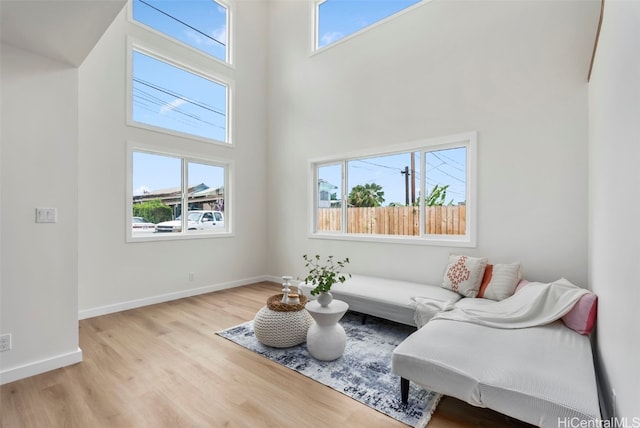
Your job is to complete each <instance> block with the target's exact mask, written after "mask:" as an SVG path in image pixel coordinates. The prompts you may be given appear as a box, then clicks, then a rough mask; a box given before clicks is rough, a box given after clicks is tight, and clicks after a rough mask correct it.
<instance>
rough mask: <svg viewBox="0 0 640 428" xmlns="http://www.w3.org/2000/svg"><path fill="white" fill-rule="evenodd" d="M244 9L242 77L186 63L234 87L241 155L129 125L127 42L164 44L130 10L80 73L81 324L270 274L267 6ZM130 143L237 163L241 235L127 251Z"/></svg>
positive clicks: (238, 13) (239, 54)
mask: <svg viewBox="0 0 640 428" xmlns="http://www.w3.org/2000/svg"><path fill="white" fill-rule="evenodd" d="M236 6H237V7H236V8H235V11H234V12H235V19H236V20H235V28H236V32H235V36H236V39H235V40H234V42H235V46H236V48H237V49H236V52H235V60H236V61H235V70H234V69H230V68H227V67H225V66H223V65H221V64H213V63H212V62H211V61H209V62H203V60H202V59H201V58H200V55H197V54H195V53H187V54H183V55H186V56H187V57H189V58H191V59H193V60H194V61H198V62H199V63H202V64H204V65H203V67H205V66H206V67H208V68H207V70H208V71H210V72H211V73H217V74H219V75H222V76H226V77H231V78H233V79H234V80H235V85H236V88H237V94H236V98H235V101H236V103H235V118H234V120H235V128H234V139H235V142H236V147H235V148H229V147H223V146H220V145H214V144H209V143H202V142H193V141H189V140H186V139H181V138H177V137H171V136H168V135H163V134H161V133H156V132H149V131H144V130H141V129H138V128H134V127H129V126H126V124H125V121H126V102H127V100H126V84H125V82H126V61H127V55H126V49H125V48H126V34H127V33H128V34H132V35H134V36H135V37H136V38H138V39H139V40H143V41H146V42H151V43H153V42H158V41H159V40H160V38H159V37H158V36H154V35H152V34H150V33H149V32H147V31H144V30H142V29H140V28H138V27H134V25H133V24H131V23H129V22H128V21H127V11H126V8H125V10H123V11H122V13H121V14H120V15H119V16H118V17H117V18H116V20H115V22H114V23H113V24H112V25H111V27H110V28H109V29H108V30H107V32H106V33H105V35H104V36H103V38H102V39H101V40H100V42H99V43H98V44H97V46H96V48H95V49H94V50H93V51H92V52H91V54H90V55H89V57H88V58H87V60H86V61H85V62H84V63H83V65H82V67H81V68H80V149H79V211H80V219H79V237H80V238H79V253H80V254H79V259H78V270H79V307H80V316H81V317H87V316H93V315H97V314H101V313H107V312H113V311H117V310H121V309H123V308H128V307H134V306H140V305H143V304H148V303H152V302H156V301H161V300H168V299H173V298H177V297H181V296H185V295H190V294H196V293H200V292H203V291H206V290H215V289H220V288H224V287H229V286H234V285H239V284H244V283H249V282H253V281H255V280H257V279H261V278H263V275H264V274H265V272H266V271H267V265H266V254H267V251H266V230H267V216H266V205H267V197H268V196H269V195H268V193H267V189H266V186H265V185H264V183H265V181H266V142H265V135H266V113H265V105H266V101H265V96H266V84H265V82H266V76H265V72H264V71H265V66H266V45H265V37H264V35H265V34H266V3H265V2H262V1H251V2H238V3H237V5H236ZM163 43H164V44H165V45H167V46H168V47H169V49H171V50H172V51H174V52H178V53H179V52H181V51H179V50H178V49H176V48H175V47H173V46H172V45H171V43H170V42H163ZM127 141H134V142H139V143H152V144H156V145H159V146H160V147H163V148H167V149H173V148H181V149H186V150H187V151H188V152H190V153H195V154H200V155H204V156H207V157H210V158H214V159H229V160H233V161H235V175H234V182H233V185H234V190H235V194H234V197H235V199H234V218H233V221H234V231H235V236H233V237H231V238H211V239H196V240H181V241H178V240H176V241H164V242H143V243H140V242H137V243H127V242H125V231H126V205H125V204H126V197H125V189H126V181H125V180H126V171H127V169H126V143H127ZM262 212H265V214H262ZM189 272H193V273H194V277H195V280H194V281H189Z"/></svg>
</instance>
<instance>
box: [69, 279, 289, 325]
mask: <svg viewBox="0 0 640 428" xmlns="http://www.w3.org/2000/svg"><path fill="white" fill-rule="evenodd" d="M262 281H274V282H281V278H278V277H271V276H269V275H262V276H257V277H254V278H246V279H241V280H237V281H229V282H223V283H220V284H214V285H207V286H205V287H199V288H192V289H189V290H184V291H177V292H174V293H167V294H160V295H158V296H151V297H145V298H143V299H136V300H129V301H126V302H121V303H115V304H113V305H106V306H99V307H97V308H91V309H84V310H81V311H78V319H79V320H82V319H86V318H93V317H97V316H100V315H107V314H112V313H115V312H120V311H126V310H128V309H134V308H140V307H142V306H148V305H154V304H156V303H163V302H169V301H171V300H177V299H182V298H185V297H191V296H196V295H198V294H205V293H211V292H213V291H220V290H226V289H228V288H234V287H240V286H243V285H248V284H254V283H256V282H262Z"/></svg>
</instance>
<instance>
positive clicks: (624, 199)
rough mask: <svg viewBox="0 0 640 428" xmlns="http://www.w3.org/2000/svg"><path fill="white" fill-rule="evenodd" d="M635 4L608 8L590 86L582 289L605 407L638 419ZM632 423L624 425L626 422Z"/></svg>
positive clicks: (639, 72) (639, 103) (639, 106)
mask: <svg viewBox="0 0 640 428" xmlns="http://www.w3.org/2000/svg"><path fill="white" fill-rule="evenodd" d="M638 23H640V3H638V2H631V1H618V0H607V1H606V3H605V10H604V20H603V24H602V32H601V34H600V41H599V44H598V50H597V55H596V60H595V66H594V69H593V73H592V77H591V82H590V85H589V141H590V143H589V160H590V162H589V214H590V215H589V249H590V251H589V282H590V286H591V288H592V289H593V291H595V292H596V293H597V294H598V295H599V304H598V326H597V332H598V334H597V338H598V340H597V343H598V348H597V353H598V357H599V360H600V369H601V375H602V377H603V380H604V382H603V387H604V388H603V389H605V391H604V394H605V399H606V400H607V402H609V403H610V404H613V400H612V399H611V390H612V389H613V390H615V392H616V396H617V399H616V400H615V401H616V404H617V406H615V407H617V408H616V409H615V414H616V415H617V416H619V417H623V416H626V417H628V418H633V417H635V418H640V389H639V388H638V385H640V368H639V366H638V355H640V324H639V323H638V322H637V310H638V303H640V288H639V287H638V277H639V276H640V264H639V263H638V255H639V254H640V230H639V229H638V219H640V201H639V200H638V184H639V183H640V169H639V168H638V164H639V162H640V145H639V144H638V141H640V120H638V118H640V50H638V40H640V26H639V25H638ZM631 420H632V419H629V421H631Z"/></svg>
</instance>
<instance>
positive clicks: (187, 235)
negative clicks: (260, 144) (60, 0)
mask: <svg viewBox="0 0 640 428" xmlns="http://www.w3.org/2000/svg"><path fill="white" fill-rule="evenodd" d="M134 152H142V153H148V154H153V155H159V156H170V157H174V158H178V159H180V160H181V164H182V171H181V183H180V185H181V187H182V220H183V227H182V230H181V231H180V232H172V233H152V234H141V235H135V236H134V235H133V233H132V222H131V218H132V212H133V153H134ZM189 162H194V163H201V164H207V165H212V166H219V167H223V168H224V171H225V177H224V180H225V183H224V229H222V230H217V229H214V230H197V231H193V230H192V231H188V230H187V229H186V227H185V224H184V223H186V221H187V216H186V212H187V211H188V210H189V204H188V192H187V187H188V171H187V168H185V166H186V165H188V163H189ZM233 171H234V162H233V161H232V160H229V159H217V158H212V157H208V156H202V155H199V154H195V153H189V152H186V151H182V150H180V151H178V150H169V149H166V148H161V147H158V146H155V145H149V144H143V143H139V142H132V141H128V142H127V180H126V186H127V189H126V192H125V194H126V203H125V209H126V217H125V218H126V219H127V220H126V241H127V242H148V241H171V240H182V239H202V238H220V237H231V236H234V232H233V205H234V204H233Z"/></svg>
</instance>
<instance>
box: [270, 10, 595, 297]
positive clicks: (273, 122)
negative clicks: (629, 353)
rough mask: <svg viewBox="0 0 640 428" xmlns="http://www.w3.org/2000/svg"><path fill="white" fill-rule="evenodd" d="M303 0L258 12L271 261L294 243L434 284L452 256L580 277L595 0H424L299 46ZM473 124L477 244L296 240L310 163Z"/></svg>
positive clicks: (306, 35) (292, 252) (287, 253)
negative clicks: (262, 33) (265, 43)
mask: <svg viewBox="0 0 640 428" xmlns="http://www.w3.org/2000/svg"><path fill="white" fill-rule="evenodd" d="M309 3H310V2H295V1H272V2H271V3H270V9H269V30H270V40H269V52H270V56H269V97H268V101H269V108H268V111H269V134H268V135H269V138H268V141H269V153H268V159H269V188H270V189H277V192H278V194H279V195H282V197H281V198H279V199H278V200H277V201H274V202H273V203H272V204H271V205H270V210H269V215H270V218H269V224H270V228H269V248H270V263H269V269H270V273H272V274H274V275H279V274H283V273H291V274H294V275H298V276H301V275H302V274H303V273H304V271H303V264H302V259H301V256H302V254H304V253H316V252H317V253H322V254H334V255H335V256H339V257H343V256H349V257H350V258H351V260H352V263H351V265H350V266H349V270H350V271H351V272H354V273H356V272H357V273H366V274H372V275H379V276H383V277H395V278H403V279H411V280H416V281H423V282H428V283H435V284H439V283H440V282H441V278H442V273H443V270H444V266H445V262H446V259H447V256H448V254H449V253H450V252H462V253H467V254H476V255H485V256H488V257H489V258H490V260H491V261H493V262H497V263H500V262H511V261H516V260H519V261H521V262H522V263H523V266H524V272H525V275H526V276H527V277H528V278H531V279H537V280H555V279H557V278H559V277H561V276H564V277H566V278H568V279H570V280H571V281H573V282H575V283H577V284H579V285H582V286H586V281H587V238H586V236H587V234H586V231H587V213H586V209H585V207H586V206H587V127H588V125H587V117H588V112H587V81H586V75H587V71H588V66H589V59H590V52H591V49H592V47H593V41H594V36H595V28H596V24H597V18H598V10H599V2H597V1H587V2H539V1H518V2H503V1H433V2H431V3H427V4H425V5H423V6H420V7H418V8H416V9H415V10H413V11H410V12H408V13H406V14H404V15H401V16H399V17H397V18H396V19H394V20H391V21H389V22H387V23H384V24H383V25H380V26H378V27H376V28H374V29H372V30H370V31H368V32H366V33H364V34H361V35H359V36H358V37H355V38H353V39H351V40H348V41H347V42H345V43H342V44H339V45H336V46H334V47H332V48H329V49H326V50H325V51H323V52H320V53H317V54H315V55H310V46H311V30H310V26H311V22H312V18H311V11H310V7H309ZM467 131H477V132H478V156H479V157H478V195H477V196H478V205H477V206H478V240H477V242H478V244H477V248H475V249H465V248H448V247H433V246H416V245H402V244H371V243H362V242H345V241H330V240H318V239H310V238H309V237H308V236H307V229H308V227H307V225H308V218H309V215H310V214H309V207H308V206H307V201H308V200H309V195H308V193H307V189H308V180H309V175H308V161H309V159H312V158H314V157H322V156H328V155H335V154H339V153H347V152H351V151H355V150H361V149H370V148H376V147H380V148H383V147H385V146H388V145H391V144H398V143H403V142H408V141H413V140H418V139H424V138H431V137H440V136H446V135H451V134H458V133H461V132H467Z"/></svg>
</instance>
